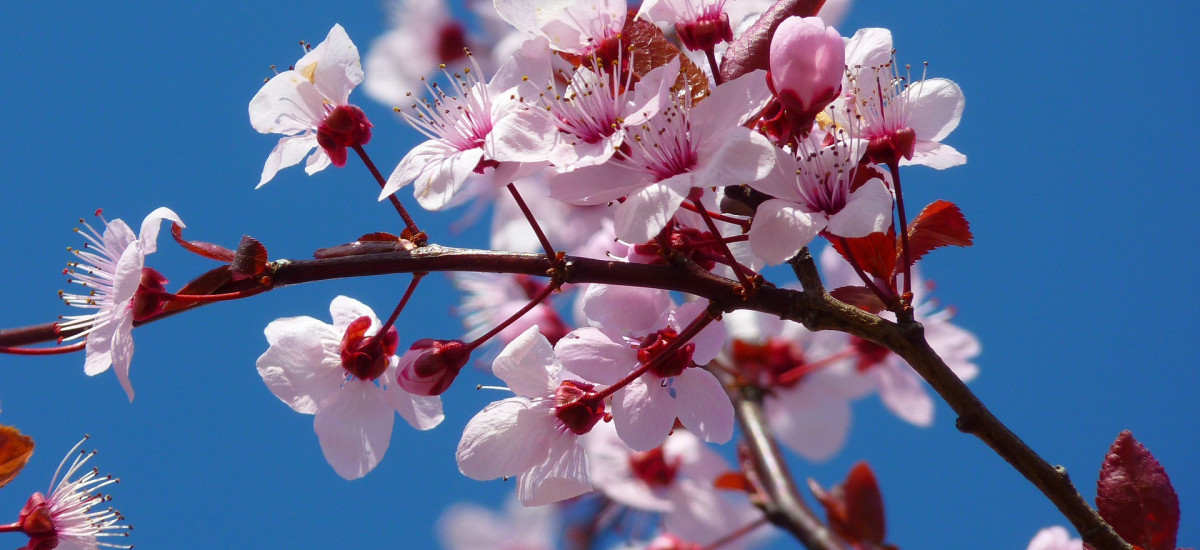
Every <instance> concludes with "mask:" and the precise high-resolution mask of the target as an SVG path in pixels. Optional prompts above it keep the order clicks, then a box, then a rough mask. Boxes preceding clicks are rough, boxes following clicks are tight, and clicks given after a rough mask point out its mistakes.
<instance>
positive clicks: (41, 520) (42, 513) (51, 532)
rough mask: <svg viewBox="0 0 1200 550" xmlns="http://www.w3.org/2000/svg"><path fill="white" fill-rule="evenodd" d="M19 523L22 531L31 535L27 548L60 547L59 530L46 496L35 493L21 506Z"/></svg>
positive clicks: (42, 549) (32, 549) (34, 549)
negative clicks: (55, 526)
mask: <svg viewBox="0 0 1200 550" xmlns="http://www.w3.org/2000/svg"><path fill="white" fill-rule="evenodd" d="M17 524H18V525H20V526H21V531H22V532H24V533H25V534H26V535H29V544H28V545H27V546H25V549H26V550H51V549H53V548H58V532H57V530H55V528H54V518H53V517H52V516H51V515H50V506H49V504H47V502H46V496H45V495H43V494H41V493H34V494H33V496H31V497H29V500H28V501H26V502H25V506H24V507H23V508H21V514H20V516H18V519H17Z"/></svg>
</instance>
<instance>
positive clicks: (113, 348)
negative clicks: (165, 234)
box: [58, 207, 184, 402]
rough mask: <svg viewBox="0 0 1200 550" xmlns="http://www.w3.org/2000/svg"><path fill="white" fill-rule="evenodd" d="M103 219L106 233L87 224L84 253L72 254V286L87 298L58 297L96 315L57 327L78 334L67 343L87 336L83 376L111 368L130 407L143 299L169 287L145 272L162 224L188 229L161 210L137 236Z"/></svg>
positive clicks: (65, 320) (122, 224) (169, 212)
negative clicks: (131, 370) (136, 322)
mask: <svg viewBox="0 0 1200 550" xmlns="http://www.w3.org/2000/svg"><path fill="white" fill-rule="evenodd" d="M97 215H99V211H97ZM101 220H103V221H104V233H103V234H101V233H100V232H98V231H96V230H95V229H93V228H92V226H90V225H87V224H86V223H85V224H84V227H86V228H87V232H82V231H79V232H80V233H81V234H82V235H83V236H84V237H85V238H86V239H87V240H88V242H87V243H86V244H85V245H84V247H83V248H82V249H78V250H75V249H72V250H71V252H72V253H74V254H75V256H77V257H78V258H79V261H77V262H72V263H71V264H70V268H69V269H68V271H67V274H68V275H70V276H71V278H70V279H68V281H69V282H72V283H76V284H78V285H80V286H83V287H85V288H87V289H88V291H87V293H86V294H68V293H65V292H60V293H59V296H60V297H61V298H62V299H63V301H64V302H66V304H67V305H69V306H74V307H80V308H84V309H93V310H96V311H95V313H91V314H87V315H67V316H63V317H62V320H61V321H59V323H58V328H59V330H60V331H61V332H67V333H71V332H74V334H72V335H71V336H69V337H67V338H66V339H65V340H72V339H75V338H80V337H84V336H86V337H87V344H86V347H85V351H86V353H87V356H86V358H85V359H84V364H83V372H85V373H87V375H88V376H95V375H97V374H100V373H102V372H104V371H106V370H108V367H109V366H112V367H113V372H115V373H116V375H117V380H119V381H120V382H121V387H122V388H124V389H125V394H126V395H127V396H128V397H129V401H130V402H132V401H133V385H132V384H131V383H130V381H129V364H130V361H131V359H132V358H133V321H134V320H135V318H137V317H139V315H140V314H141V313H142V309H143V308H142V307H141V306H142V305H143V301H142V300H139V297H140V296H142V295H144V292H140V291H143V289H144V288H147V287H150V288H161V286H162V283H164V282H166V279H165V278H163V277H162V275H160V274H159V273H158V272H157V271H154V270H153V269H149V268H146V267H145V265H146V256H148V255H150V254H153V253H154V251H155V250H157V248H158V230H159V227H160V226H161V225H162V222H163V221H164V220H167V221H171V222H173V223H175V224H177V225H179V226H180V227H184V225H183V221H182V220H180V219H179V215H178V214H176V213H175V212H174V211H173V210H171V209H170V208H166V207H160V208H157V209H155V210H154V211H153V212H151V213H150V215H149V216H146V219H144V220H142V227H141V230H140V231H139V232H138V234H137V235H134V234H133V230H132V229H130V228H129V226H128V225H126V224H125V222H124V221H122V220H121V219H120V218H118V219H115V220H113V221H111V222H110V221H107V220H104V218H101ZM81 221H82V220H81ZM77 231H78V230H77Z"/></svg>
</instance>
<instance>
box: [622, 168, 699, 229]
mask: <svg viewBox="0 0 1200 550" xmlns="http://www.w3.org/2000/svg"><path fill="white" fill-rule="evenodd" d="M673 180H679V181H673ZM690 182H691V174H690V173H684V174H680V175H678V176H674V177H672V178H668V179H667V180H663V181H662V182H659V183H654V184H651V185H648V186H646V187H645V188H643V189H641V190H639V191H637V192H635V193H633V194H630V195H629V197H628V198H627V199H626V200H625V202H623V203H621V204H620V205H618V206H617V219H616V224H615V229H616V232H617V238H619V239H621V240H623V241H626V242H630V243H642V242H646V241H648V240H650V239H652V238H654V236H655V235H657V234H658V232H659V231H662V229H663V228H664V227H666V226H667V220H670V219H671V216H674V215H675V211H676V210H679V205H680V204H683V198H684V196H683V193H681V192H680V189H681V188H684V187H686V188H688V189H690V188H691V185H690Z"/></svg>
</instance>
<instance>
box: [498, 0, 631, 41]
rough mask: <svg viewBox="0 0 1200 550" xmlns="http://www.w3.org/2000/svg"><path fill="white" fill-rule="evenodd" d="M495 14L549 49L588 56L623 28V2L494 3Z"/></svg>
mask: <svg viewBox="0 0 1200 550" xmlns="http://www.w3.org/2000/svg"><path fill="white" fill-rule="evenodd" d="M493 5H494V6H495V7H496V12H497V13H499V14H500V17H502V18H504V20H505V21H508V23H509V24H510V25H512V26H513V27H516V29H517V30H519V31H521V32H523V33H525V34H526V35H528V36H533V37H544V38H546V39H547V40H549V45H550V47H551V48H553V49H555V50H557V51H560V52H567V53H574V54H590V53H594V52H595V51H596V50H597V49H598V48H604V47H606V46H607V45H608V43H609V41H610V39H613V38H615V37H616V36H617V34H618V33H620V32H621V28H622V27H623V26H625V12H626V10H627V7H626V1H625V0H495V2H494V4H493Z"/></svg>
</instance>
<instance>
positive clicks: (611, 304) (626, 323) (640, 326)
mask: <svg viewBox="0 0 1200 550" xmlns="http://www.w3.org/2000/svg"><path fill="white" fill-rule="evenodd" d="M670 305H671V294H670V293H669V292H667V291H665V290H659V289H656V288H637V287H630V286H620V285H600V284H596V285H588V288H587V290H585V291H584V293H583V314H584V315H586V316H587V318H588V320H589V321H591V322H592V325H594V326H597V327H600V328H606V329H613V330H618V331H622V332H625V333H629V334H644V333H646V332H647V331H649V330H651V329H654V328H659V327H658V326H657V325H660V324H661V322H662V318H663V313H664V312H666V311H667V308H668V307H670Z"/></svg>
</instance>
